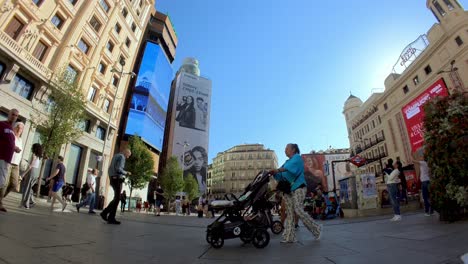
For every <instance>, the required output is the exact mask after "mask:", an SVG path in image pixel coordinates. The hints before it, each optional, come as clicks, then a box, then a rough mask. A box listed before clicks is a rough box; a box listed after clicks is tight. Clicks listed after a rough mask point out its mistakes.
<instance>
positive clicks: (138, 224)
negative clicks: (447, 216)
mask: <svg viewBox="0 0 468 264" xmlns="http://www.w3.org/2000/svg"><path fill="white" fill-rule="evenodd" d="M5 202H6V207H7V209H8V210H9V211H8V213H0V263H28V264H29V263H221V264H222V263H282V264H284V263H398V264H403V263H412V264H414V263H462V262H461V261H460V256H461V255H462V254H464V253H466V252H468V222H466V221H465V222H459V223H453V224H447V223H441V222H439V221H438V219H437V216H433V217H425V216H424V215H423V214H422V213H413V214H406V215H404V216H403V221H401V222H389V221H388V219H389V218H390V217H389V216H380V217H373V218H365V219H362V218H361V219H349V220H348V219H338V220H328V221H325V222H323V224H324V236H323V238H322V240H320V241H314V240H313V237H312V236H311V234H310V233H309V232H308V231H307V230H306V229H305V227H303V226H301V227H299V229H298V238H299V242H298V243H296V244H286V245H285V244H280V243H279V242H280V239H281V236H274V235H272V240H271V241H270V244H269V245H268V246H267V247H266V248H264V249H256V248H255V247H253V246H252V245H250V244H245V245H244V244H242V242H241V241H240V240H239V239H232V240H226V242H225V245H224V247H223V248H221V249H213V248H211V247H210V246H209V245H208V244H207V243H206V242H205V228H206V225H207V224H209V223H211V221H212V220H211V219H199V218H196V217H182V216H167V215H164V216H161V217H155V216H153V215H147V214H137V213H124V214H121V215H119V217H118V218H119V220H121V221H122V225H120V226H114V225H107V224H105V223H104V222H103V221H102V220H101V219H100V217H99V216H98V215H96V216H93V215H88V214H87V210H86V209H84V208H83V209H82V210H81V213H77V212H76V211H75V208H74V206H69V207H68V208H67V210H66V212H60V210H58V211H59V212H50V211H49V210H48V209H49V204H47V203H45V202H44V201H39V203H38V204H37V205H36V206H35V207H34V208H32V209H29V210H26V209H20V208H18V204H19V195H18V194H13V195H11V196H9V197H7V199H6V200H5ZM58 207H59V205H58V204H57V208H58Z"/></svg>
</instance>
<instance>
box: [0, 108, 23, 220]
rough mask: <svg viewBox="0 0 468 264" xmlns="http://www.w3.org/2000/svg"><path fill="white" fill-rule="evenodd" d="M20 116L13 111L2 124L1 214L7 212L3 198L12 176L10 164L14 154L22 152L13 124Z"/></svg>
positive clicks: (0, 137) (17, 112)
mask: <svg viewBox="0 0 468 264" xmlns="http://www.w3.org/2000/svg"><path fill="white" fill-rule="evenodd" d="M18 116H19V111H18V110H16V109H11V110H10V112H8V119H7V120H6V121H2V122H0V146H1V147H0V212H6V211H7V210H6V209H5V207H4V206H3V202H2V200H3V197H4V196H5V190H6V189H5V188H4V187H6V185H7V179H8V177H9V175H10V163H11V160H12V158H13V153H15V152H16V153H19V152H21V149H20V148H18V147H17V146H16V145H15V133H14V131H13V124H14V123H15V122H16V120H17V119H18Z"/></svg>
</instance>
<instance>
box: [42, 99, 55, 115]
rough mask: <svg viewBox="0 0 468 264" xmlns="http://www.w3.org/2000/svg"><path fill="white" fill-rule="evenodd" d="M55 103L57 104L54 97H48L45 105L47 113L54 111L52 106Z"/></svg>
mask: <svg viewBox="0 0 468 264" xmlns="http://www.w3.org/2000/svg"><path fill="white" fill-rule="evenodd" d="M54 105H55V102H54V99H52V98H51V97H49V98H47V102H46V103H45V105H44V109H45V111H46V112H47V113H50V112H52V108H53V107H54Z"/></svg>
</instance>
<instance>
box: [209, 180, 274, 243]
mask: <svg viewBox="0 0 468 264" xmlns="http://www.w3.org/2000/svg"><path fill="white" fill-rule="evenodd" d="M269 179H270V175H269V173H268V172H267V171H261V172H259V173H258V174H257V176H256V177H255V179H254V181H253V182H252V183H250V184H249V185H248V186H247V187H246V189H245V191H244V193H243V194H242V195H241V196H240V197H239V198H237V197H236V196H235V195H234V194H229V195H228V194H226V195H225V198H226V200H220V201H213V202H212V203H211V205H212V207H213V208H214V209H215V210H218V211H220V210H222V211H223V212H222V214H221V215H220V216H219V217H218V218H217V219H216V220H215V221H214V222H213V223H211V224H210V225H208V227H207V230H206V240H207V242H208V243H210V244H211V245H212V246H213V247H214V248H221V247H222V246H223V245H224V240H225V239H231V238H237V237H239V238H240V239H241V240H242V241H243V242H245V243H249V242H252V244H253V245H254V246H255V247H257V248H264V247H266V246H267V245H268V243H269V242H270V235H269V234H268V232H267V229H268V228H271V229H272V231H273V233H276V234H278V233H281V232H282V231H283V225H282V224H281V222H280V221H273V217H272V214H271V210H272V208H273V206H274V205H273V203H272V202H270V201H269V200H268V198H267V192H268V182H269Z"/></svg>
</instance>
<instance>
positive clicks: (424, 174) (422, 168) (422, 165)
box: [413, 156, 434, 216]
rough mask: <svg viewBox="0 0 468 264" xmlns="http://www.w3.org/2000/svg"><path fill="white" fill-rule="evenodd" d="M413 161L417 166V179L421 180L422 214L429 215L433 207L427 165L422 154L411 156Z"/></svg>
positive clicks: (431, 213) (432, 211)
mask: <svg viewBox="0 0 468 264" xmlns="http://www.w3.org/2000/svg"><path fill="white" fill-rule="evenodd" d="M413 163H414V164H415V165H417V166H418V167H419V179H420V180H421V192H422V197H423V200H424V215H425V216H431V215H433V214H434V208H432V206H431V202H430V191H429V190H430V186H431V176H430V170H429V166H428V165H427V162H426V161H425V160H424V159H423V157H422V156H420V157H419V158H417V159H416V158H413Z"/></svg>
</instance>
